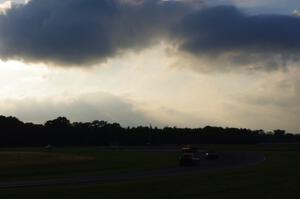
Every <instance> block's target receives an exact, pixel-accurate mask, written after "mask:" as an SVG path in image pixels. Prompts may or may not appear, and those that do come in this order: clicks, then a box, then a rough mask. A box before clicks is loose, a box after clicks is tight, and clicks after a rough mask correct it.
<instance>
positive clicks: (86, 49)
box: [0, 0, 189, 65]
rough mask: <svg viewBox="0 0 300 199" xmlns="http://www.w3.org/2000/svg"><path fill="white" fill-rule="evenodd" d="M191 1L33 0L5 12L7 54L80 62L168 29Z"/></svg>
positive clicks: (0, 35) (1, 43) (1, 34)
mask: <svg viewBox="0 0 300 199" xmlns="http://www.w3.org/2000/svg"><path fill="white" fill-rule="evenodd" d="M187 9H189V8H188V6H187V5H186V4H184V3H181V2H161V1H159V0H147V1H132V0H130V1H128V0H127V1H124V0H89V1H86V0H63V1H61V0H31V1H30V2H29V3H28V4H26V5H23V6H16V7H14V8H13V9H11V10H10V11H8V12H7V15H5V16H4V15H2V16H0V55H1V57H2V59H9V58H16V59H23V60H25V61H42V62H54V63H56V64H57V63H59V64H72V65H74V64H75V65H81V64H89V63H95V62H98V61H103V60H105V59H106V58H108V57H111V56H114V55H116V54H118V53H120V52H122V51H126V50H127V49H141V48H144V47H145V46H148V45H150V44H151V43H152V42H154V41H156V40H157V39H158V35H159V36H160V37H161V36H162V35H164V33H165V32H166V30H167V29H168V28H167V27H168V26H170V25H171V24H172V23H173V22H174V21H175V19H177V17H179V16H181V15H182V14H183V13H185V12H186V10H187Z"/></svg>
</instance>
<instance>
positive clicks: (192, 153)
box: [179, 146, 200, 167]
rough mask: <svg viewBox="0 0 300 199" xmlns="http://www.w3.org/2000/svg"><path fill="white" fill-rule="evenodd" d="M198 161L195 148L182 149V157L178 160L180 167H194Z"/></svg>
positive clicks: (198, 156)
mask: <svg viewBox="0 0 300 199" xmlns="http://www.w3.org/2000/svg"><path fill="white" fill-rule="evenodd" d="M199 160H200V153H199V151H198V149H197V148H195V147H190V146H186V147H183V148H182V155H181V157H180V160H179V165H180V166H181V167H185V166H196V165H197V164H198V163H199Z"/></svg>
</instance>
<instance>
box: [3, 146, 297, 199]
mask: <svg viewBox="0 0 300 199" xmlns="http://www.w3.org/2000/svg"><path fill="white" fill-rule="evenodd" d="M215 148H218V149H219V150H224V149H230V150H233V149H237V150H258V151H261V152H262V153H264V154H265V156H266V158H267V159H266V161H265V162H264V163H263V164H260V165H256V166H247V167H241V168H235V169H233V168H232V169H216V170H209V171H199V172H193V173H189V174H182V175H178V176H172V177H155V178H154V177H149V178H144V179H138V180H137V179H136V180H127V181H120V182H106V183H95V184H86V185H76V186H54V187H53V186H52V187H38V188H18V189H7V190H0V198H5V199H10V198H12V199H14V198H31V199H33V198H38V199H48V198H49V199H50V198H51V199H52V198H64V199H68V198H72V199H76V198H85V199H89V198H95V199H96V198H109V199H110V198H132V199H135V198H139V199H140V198H149V199H150V198H162V199H165V198H174V199H177V198H178V199H181V198H182V199H183V198H188V199H194V198H195V199H196V198H197V199H198V198H205V199H212V198H231V199H232V198H239V199H242V198H263V199H266V198H275V199H277V198H280V199H282V198H286V199H287V198H288V199H290V198H300V189H299V185H300V171H299V168H300V145H268V146H215ZM1 153H2V154H1ZM10 154H11V155H12V156H10ZM18 154H19V157H18ZM24 154H25V156H26V155H27V156H28V157H26V158H24ZM14 156H16V157H14ZM58 156H59V157H60V158H57V157H58ZM13 157H14V158H13ZM15 158H20V161H14V160H16V159H15ZM40 158H41V159H42V160H43V161H37V160H40ZM7 159H10V163H9V164H8V163H5V162H7ZM177 159H178V153H176V152H163V153H162V152H132V151H127V152H125V151H122V152H120V151H103V150H99V149H95V148H87V149H59V150H54V151H49V152H47V151H44V152H43V151H42V152H41V151H40V150H14V151H12V150H9V151H8V150H5V151H2V152H0V161H1V164H0V168H1V172H0V178H1V180H8V179H9V178H10V179H24V178H30V179H32V178H46V177H50V176H70V175H81V174H86V173H89V174H92V173H96V174H99V173H100V174H104V173H118V172H130V171H136V170H140V171H141V170H155V169H159V168H168V167H175V166H177ZM12 165H13V166H12ZM54 174H55V175H54Z"/></svg>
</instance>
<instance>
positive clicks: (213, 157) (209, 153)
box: [205, 150, 219, 160]
mask: <svg viewBox="0 0 300 199" xmlns="http://www.w3.org/2000/svg"><path fill="white" fill-rule="evenodd" d="M218 158H219V155H218V154H217V152H216V151H214V150H209V151H207V152H206V153H205V159H207V160H216V159H218Z"/></svg>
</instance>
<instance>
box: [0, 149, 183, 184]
mask: <svg viewBox="0 0 300 199" xmlns="http://www.w3.org/2000/svg"><path fill="white" fill-rule="evenodd" d="M153 160H155V161H153ZM177 160H178V153H174V152H169V153H167V152H166V153H161V152H138V151H113V150H103V149H98V148H65V149H55V150H51V151H47V150H39V149H26V150H24V149H23V150H21V149H19V150H2V151H0V181H13V180H32V179H49V178H59V177H70V176H72V177H73V176H82V175H104V174H115V173H125V172H133V171H144V170H155V169H161V168H171V167H176V166H177Z"/></svg>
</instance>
